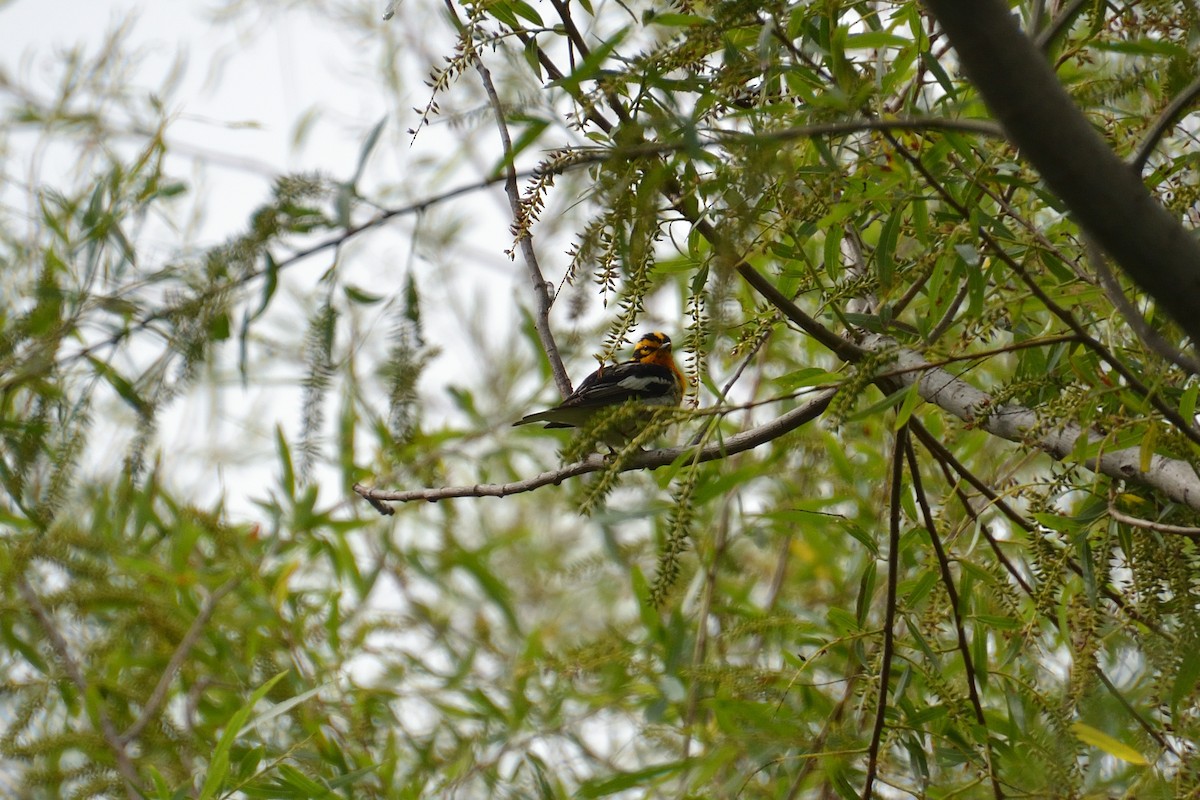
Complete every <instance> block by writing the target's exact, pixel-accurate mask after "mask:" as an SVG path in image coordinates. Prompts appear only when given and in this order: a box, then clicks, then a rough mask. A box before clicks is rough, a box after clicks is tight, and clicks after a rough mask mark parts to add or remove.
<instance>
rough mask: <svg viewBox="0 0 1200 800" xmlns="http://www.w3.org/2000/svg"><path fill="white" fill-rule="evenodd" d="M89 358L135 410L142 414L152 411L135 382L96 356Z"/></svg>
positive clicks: (109, 383) (110, 384)
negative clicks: (136, 387) (135, 386)
mask: <svg viewBox="0 0 1200 800" xmlns="http://www.w3.org/2000/svg"><path fill="white" fill-rule="evenodd" d="M87 360H88V361H89V362H91V364H92V366H94V367H95V368H96V371H97V372H98V373H100V375H101V376H102V377H103V378H104V380H105V381H107V382H108V385H109V386H111V387H112V388H113V389H114V390H115V391H116V393H117V394H118V395H119V396H120V397H121V399H122V400H124V401H125V402H126V403H128V404H129V406H130V407H131V408H132V409H133V410H134V411H136V412H137V413H138V414H139V415H141V416H146V415H148V414H149V413H150V405H149V404H148V403H147V402H146V401H145V400H143V399H142V396H141V395H140V394H138V392H137V389H135V388H134V386H133V383H132V382H130V381H129V379H128V378H126V377H125V376H123V375H122V374H121V373H119V372H117V371H116V370H115V369H113V368H112V366H110V365H109V364H106V363H104V362H103V361H101V360H100V359H98V358H96V357H95V356H91V355H89V356H88V357H87Z"/></svg>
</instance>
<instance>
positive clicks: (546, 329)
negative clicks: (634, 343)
mask: <svg viewBox="0 0 1200 800" xmlns="http://www.w3.org/2000/svg"><path fill="white" fill-rule="evenodd" d="M446 5H447V6H448V7H449V8H450V13H451V15H453V14H454V7H453V5H452V4H451V3H449V2H447V4H446ZM471 60H472V62H473V64H474V66H475V71H476V72H478V73H479V79H480V81H481V82H482V83H483V89H484V91H485V92H486V93H487V96H488V102H489V103H491V106H492V113H493V114H494V115H495V117H496V127H497V128H498V129H499V131H500V142H501V144H502V145H503V147H504V193H505V194H506V195H508V205H509V208H510V209H511V211H512V216H513V233H514V234H515V235H516V237H517V248H518V249H520V251H521V258H522V259H523V260H524V261H525V268H526V270H527V271H528V273H529V282H530V283H531V284H532V289H533V297H534V304H535V308H534V314H533V327H534V330H536V331H537V334H538V339H539V340H540V341H541V343H542V350H543V351H545V353H546V358H547V359H548V360H549V361H550V372H551V374H553V375H554V384H555V386H557V387H558V391H559V393H560V394H561V395H562V396H563V397H566V396H568V395H569V394H571V378H570V376H568V375H567V368H566V367H565V366H563V362H562V356H560V355H559V353H558V345H557V344H556V343H555V341H554V334H553V333H552V332H551V330H550V306H551V305H552V304H553V302H554V299H553V298H552V297H551V296H550V288H551V287H550V284H548V283H547V282H546V278H545V276H543V275H542V268H541V265H540V264H538V260H537V253H536V252H534V249H533V234H532V233H531V232H530V231H528V230H525V226H524V225H523V224H522V222H521V220H522V218H524V217H525V214H523V213H522V211H521V187H520V186H519V185H518V184H517V167H516V164H515V163H513V158H514V155H513V145H512V136H510V135H509V133H508V123H506V122H505V121H504V106H503V104H502V103H501V102H500V95H499V94H497V93H496V85H495V84H494V83H493V82H492V73H491V72H490V71H489V70H488V68H487V65H485V64H484V63H483V59H482V58H480V57H479V56H478V55H476V56H475V57H474V58H473V59H471Z"/></svg>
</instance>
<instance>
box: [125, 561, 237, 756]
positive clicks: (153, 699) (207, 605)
mask: <svg viewBox="0 0 1200 800" xmlns="http://www.w3.org/2000/svg"><path fill="white" fill-rule="evenodd" d="M241 582H242V578H241V577H240V576H238V577H235V578H230V579H229V580H227V581H226V582H225V583H223V584H221V586H219V587H218V588H217V590H216V591H214V592H213V593H212V594H211V595H209V597H208V600H206V601H205V602H204V607H203V608H201V609H200V613H199V614H197V615H196V618H195V619H194V620H192V625H191V627H189V628H188V631H187V633H185V634H184V635H183V639H182V640H180V642H179V646H178V647H176V648H175V652H174V653H173V654H172V655H171V660H170V661H169V662H168V663H167V668H166V669H165V670H163V674H162V676H161V677H160V678H159V679H158V684H157V685H155V687H154V691H152V692H151V693H150V697H149V699H148V700H146V704H145V705H144V706H142V713H141V714H139V715H138V718H137V719H136V720H134V722H133V724H132V725H130V726H129V727H128V728H127V729H126V730H125V732H124V733H122V734H121V736H120V741H121V743H122V744H128V743H129V742H132V741H133V740H134V739H136V738H137V737H138V736H139V735H140V734H141V732H142V730H143V729H145V727H146V725H147V724H149V722H150V720H151V719H153V718H154V715H155V714H157V713H158V711H159V709H160V708H162V704H163V702H164V701H165V700H166V699H167V690H168V689H170V688H171V681H173V680H175V675H176V674H177V673H178V672H179V670H180V669H181V668H182V667H183V662H184V661H186V660H187V657H188V656H189V655H191V652H192V648H194V647H195V646H196V642H198V641H200V634H201V633H203V632H204V626H205V625H207V624H208V621H209V620H210V619H212V616H213V614H214V613H216V610H217V604H218V603H220V602H221V599H222V598H224V597H225V595H227V594H229V593H230V592H232V591H233V590H234V588H236V587H237V585H238V584H239V583H241Z"/></svg>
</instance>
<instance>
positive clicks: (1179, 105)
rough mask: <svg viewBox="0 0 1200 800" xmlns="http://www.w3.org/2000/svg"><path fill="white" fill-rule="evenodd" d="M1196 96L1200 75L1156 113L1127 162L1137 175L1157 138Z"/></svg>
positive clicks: (1197, 94) (1198, 90)
mask: <svg viewBox="0 0 1200 800" xmlns="http://www.w3.org/2000/svg"><path fill="white" fill-rule="evenodd" d="M1197 97H1200V77H1198V78H1196V79H1195V80H1194V81H1192V82H1191V83H1189V84H1188V85H1187V88H1185V89H1184V90H1183V91H1182V92H1180V93H1179V94H1177V95H1176V96H1175V99H1174V100H1172V101H1171V102H1170V104H1169V105H1168V106H1167V107H1166V108H1164V109H1163V112H1162V113H1161V114H1159V115H1158V119H1157V120H1155V121H1154V124H1153V125H1152V126H1150V131H1149V132H1148V133H1147V134H1146V138H1145V139H1144V140H1143V141H1142V146H1141V147H1139V148H1138V151H1137V153H1136V154H1135V155H1134V157H1133V159H1132V160H1130V162H1129V165H1130V166H1131V167H1133V169H1134V172H1136V173H1137V174H1138V175H1141V174H1142V171H1143V170H1145V169H1146V162H1147V161H1149V160H1150V156H1151V154H1153V153H1154V148H1156V147H1158V142H1159V140H1160V139H1162V137H1163V136H1165V135H1166V133H1167V131H1168V130H1170V129H1171V126H1172V125H1174V124H1175V123H1176V122H1178V121H1179V120H1180V119H1181V118H1182V117H1183V112H1184V111H1185V110H1186V109H1187V107H1188V106H1190V105H1191V104H1192V103H1193V102H1195V100H1196V98H1197Z"/></svg>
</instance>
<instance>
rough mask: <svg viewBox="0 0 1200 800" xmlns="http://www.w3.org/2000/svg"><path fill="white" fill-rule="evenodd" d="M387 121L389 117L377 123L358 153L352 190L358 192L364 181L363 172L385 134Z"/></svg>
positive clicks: (351, 185) (351, 180)
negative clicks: (359, 184) (360, 184)
mask: <svg viewBox="0 0 1200 800" xmlns="http://www.w3.org/2000/svg"><path fill="white" fill-rule="evenodd" d="M387 121H388V118H387V116H384V117H383V118H381V119H380V120H379V122H376V123H375V126H374V127H373V128H371V132H370V133H368V134H367V138H366V140H365V141H364V142H363V146H362V148H361V149H360V150H359V152H358V165H357V166H356V167H355V168H354V177H352V178H351V179H350V188H351V190H355V191H356V190H357V187H358V182H359V180H361V179H362V175H363V170H364V169H366V166H367V159H369V158H370V157H371V151H372V150H374V149H375V145H376V144H378V143H379V135H380V134H381V133H383V128H384V126H385V125H386V124H387Z"/></svg>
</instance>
